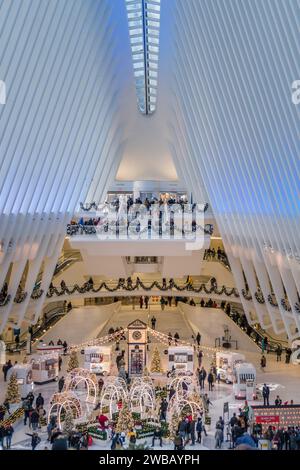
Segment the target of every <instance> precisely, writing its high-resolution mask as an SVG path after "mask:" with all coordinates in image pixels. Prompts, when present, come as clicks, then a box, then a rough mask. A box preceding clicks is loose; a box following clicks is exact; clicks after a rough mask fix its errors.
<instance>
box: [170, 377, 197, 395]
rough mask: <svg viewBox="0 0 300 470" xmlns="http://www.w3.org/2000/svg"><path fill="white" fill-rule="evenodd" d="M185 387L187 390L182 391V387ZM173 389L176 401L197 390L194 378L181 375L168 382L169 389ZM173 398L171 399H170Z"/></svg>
mask: <svg viewBox="0 0 300 470" xmlns="http://www.w3.org/2000/svg"><path fill="white" fill-rule="evenodd" d="M184 384H185V385H186V387H187V390H184V388H183V385H184ZM171 387H173V388H174V390H175V395H173V396H176V398H177V399H179V398H183V397H186V396H187V395H188V394H189V393H190V392H191V389H192V390H196V389H197V381H196V379H195V377H194V376H191V375H181V376H177V377H175V378H174V379H172V380H171V381H170V382H169V388H171ZM172 398H173V397H172Z"/></svg>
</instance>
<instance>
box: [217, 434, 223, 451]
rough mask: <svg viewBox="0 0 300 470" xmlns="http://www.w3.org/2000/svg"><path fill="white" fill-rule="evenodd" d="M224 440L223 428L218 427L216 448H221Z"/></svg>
mask: <svg viewBox="0 0 300 470" xmlns="http://www.w3.org/2000/svg"><path fill="white" fill-rule="evenodd" d="M222 442H223V431H222V429H216V432H215V449H221V447H222Z"/></svg>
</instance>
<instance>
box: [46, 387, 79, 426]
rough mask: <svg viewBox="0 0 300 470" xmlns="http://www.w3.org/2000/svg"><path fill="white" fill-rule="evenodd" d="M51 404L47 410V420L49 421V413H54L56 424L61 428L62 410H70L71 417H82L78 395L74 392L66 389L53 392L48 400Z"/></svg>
mask: <svg viewBox="0 0 300 470" xmlns="http://www.w3.org/2000/svg"><path fill="white" fill-rule="evenodd" d="M50 403H51V406H50V408H49V411H48V420H47V422H48V423H49V422H50V419H51V415H52V414H55V415H56V416H57V425H58V427H59V429H61V424H62V420H61V414H62V411H63V410H65V412H68V411H70V412H71V413H72V416H73V419H78V418H81V417H82V408H81V403H80V400H79V399H78V397H77V396H76V395H75V393H74V392H72V391H70V390H68V391H64V392H61V393H54V395H52V398H51V400H50Z"/></svg>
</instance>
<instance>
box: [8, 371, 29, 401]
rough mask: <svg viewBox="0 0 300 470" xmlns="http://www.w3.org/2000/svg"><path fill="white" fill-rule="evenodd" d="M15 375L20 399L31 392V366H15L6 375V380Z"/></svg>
mask: <svg viewBox="0 0 300 470" xmlns="http://www.w3.org/2000/svg"><path fill="white" fill-rule="evenodd" d="M12 374H15V376H16V379H17V383H18V386H19V392H20V395H21V397H22V398H24V397H26V396H27V395H28V393H29V392H32V390H33V387H34V383H33V377H32V364H15V365H14V366H13V367H11V368H10V369H9V371H8V373H7V378H8V379H10V377H11V375H12Z"/></svg>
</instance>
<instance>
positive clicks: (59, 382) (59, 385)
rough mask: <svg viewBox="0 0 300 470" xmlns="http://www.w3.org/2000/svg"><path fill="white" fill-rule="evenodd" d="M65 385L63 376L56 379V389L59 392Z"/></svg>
mask: <svg viewBox="0 0 300 470" xmlns="http://www.w3.org/2000/svg"><path fill="white" fill-rule="evenodd" d="M64 385H65V378H64V377H61V378H60V379H59V381H58V391H59V392H61V391H62V389H63V388H64Z"/></svg>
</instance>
